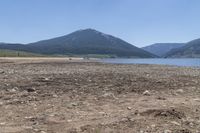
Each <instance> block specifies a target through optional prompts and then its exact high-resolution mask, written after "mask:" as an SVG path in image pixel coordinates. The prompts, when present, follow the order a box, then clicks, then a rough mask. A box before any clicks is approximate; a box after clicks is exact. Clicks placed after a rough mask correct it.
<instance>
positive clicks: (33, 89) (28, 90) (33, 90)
mask: <svg viewBox="0 0 200 133" xmlns="http://www.w3.org/2000/svg"><path fill="white" fill-rule="evenodd" d="M35 91H36V89H35V88H28V89H27V92H35Z"/></svg>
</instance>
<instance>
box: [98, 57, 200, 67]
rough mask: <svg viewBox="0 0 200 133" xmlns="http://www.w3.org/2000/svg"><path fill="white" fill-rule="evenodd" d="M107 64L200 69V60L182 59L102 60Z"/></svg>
mask: <svg viewBox="0 0 200 133" xmlns="http://www.w3.org/2000/svg"><path fill="white" fill-rule="evenodd" d="M101 61H102V62H105V63H115V64H159V65H175V66H192V67H199V66H200V59H197V58H193V59H192V58H184V59H183V58H181V59H162V58H159V59H157V58H154V59H102V60H101Z"/></svg>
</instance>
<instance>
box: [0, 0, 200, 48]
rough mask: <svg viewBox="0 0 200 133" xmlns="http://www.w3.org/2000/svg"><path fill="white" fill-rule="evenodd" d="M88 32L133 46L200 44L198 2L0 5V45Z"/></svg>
mask: <svg viewBox="0 0 200 133" xmlns="http://www.w3.org/2000/svg"><path fill="white" fill-rule="evenodd" d="M86 28H92V29H96V30H98V31H101V32H103V33H107V34H111V35H113V36H116V37H119V38H121V39H123V40H125V41H127V42H129V43H131V44H133V45H135V46H138V47H142V46H146V45H150V44H153V43H166V42H188V41H191V40H193V39H196V38H200V0H0V42H8V43H24V44H25V43H31V42H36V41H39V40H44V39H50V38H54V37H59V36H63V35H66V34H69V33H71V32H74V31H76V30H80V29H86Z"/></svg>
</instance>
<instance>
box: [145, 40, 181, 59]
mask: <svg viewBox="0 0 200 133" xmlns="http://www.w3.org/2000/svg"><path fill="white" fill-rule="evenodd" d="M184 45H185V44H184V43H156V44H152V45H149V46H146V47H143V48H142V49H144V50H146V51H148V52H150V53H152V54H155V55H157V56H159V57H162V56H165V54H166V53H168V52H169V51H170V50H172V49H175V48H180V47H182V46H184Z"/></svg>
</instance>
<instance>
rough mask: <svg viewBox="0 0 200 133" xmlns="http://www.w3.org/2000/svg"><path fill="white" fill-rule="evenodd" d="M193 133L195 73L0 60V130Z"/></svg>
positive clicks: (198, 79)
mask: <svg viewBox="0 0 200 133" xmlns="http://www.w3.org/2000/svg"><path fill="white" fill-rule="evenodd" d="M79 132H83V133H200V69H195V68H180V67H170V66H159V65H113V64H103V63H97V62H94V61H91V62H90V61H85V60H81V59H72V60H69V59H65V58H62V59H51V58H48V59H31V58H27V59H25V58H23V59H16V58H15V59H12V58H9V59H4V58H1V59H0V133H79Z"/></svg>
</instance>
